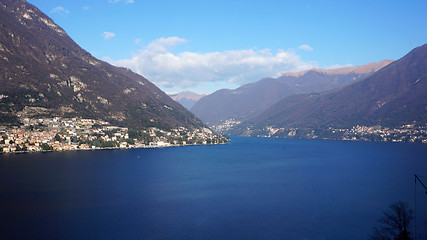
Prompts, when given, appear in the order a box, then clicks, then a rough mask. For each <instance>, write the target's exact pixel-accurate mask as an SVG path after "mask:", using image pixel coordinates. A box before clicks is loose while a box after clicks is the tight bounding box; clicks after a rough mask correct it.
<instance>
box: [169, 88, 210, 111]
mask: <svg viewBox="0 0 427 240" xmlns="http://www.w3.org/2000/svg"><path fill="white" fill-rule="evenodd" d="M168 95H169V97H171V98H172V99H173V100H175V101H177V102H179V103H180V104H181V105H182V106H184V107H185V108H186V109H190V108H191V107H193V106H194V104H196V102H197V101H199V100H200V98H202V97H204V96H206V94H198V93H195V92H191V91H183V92H179V93H174V94H168Z"/></svg>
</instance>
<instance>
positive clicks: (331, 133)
mask: <svg viewBox="0 0 427 240" xmlns="http://www.w3.org/2000/svg"><path fill="white" fill-rule="evenodd" d="M254 133H255V131H254V132H253V133H252V134H254ZM257 136H258V137H280V138H307V139H331V140H352V141H384V142H412V143H427V125H416V124H406V125H402V126H400V127H397V128H387V127H382V126H380V125H377V126H360V125H356V126H353V127H352V128H348V129H346V128H332V127H329V128H327V129H311V128H289V129H286V128H274V127H267V128H265V129H262V130H261V131H259V130H258V132H257Z"/></svg>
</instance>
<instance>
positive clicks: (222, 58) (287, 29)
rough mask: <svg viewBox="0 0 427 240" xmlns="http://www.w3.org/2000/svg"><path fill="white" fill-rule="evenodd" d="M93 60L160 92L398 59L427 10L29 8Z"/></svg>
mask: <svg viewBox="0 0 427 240" xmlns="http://www.w3.org/2000/svg"><path fill="white" fill-rule="evenodd" d="M27 1H28V2H29V3H31V4H33V5H35V6H36V7H38V8H39V9H40V10H42V11H43V12H44V13H45V14H47V15H48V16H49V17H50V18H52V19H53V20H54V21H55V23H57V24H58V25H59V26H60V27H62V28H63V29H64V30H65V31H66V32H67V34H68V35H69V36H70V37H71V38H72V39H73V40H74V41H75V42H77V44H79V45H80V46H81V47H82V48H84V49H85V50H87V51H88V52H90V53H91V54H92V55H93V56H95V57H96V58H99V59H101V60H104V61H107V62H109V63H111V64H113V65H116V66H122V67H127V68H130V69H131V70H133V71H135V72H137V73H138V74H141V75H143V76H144V77H145V78H147V79H148V80H149V81H151V82H153V83H155V84H156V85H157V86H158V87H160V88H161V89H162V90H163V91H165V92H167V93H175V92H180V91H184V90H189V91H194V92H198V93H211V92H214V91H216V90H219V89H222V88H229V89H234V88H237V87H239V86H241V85H244V84H247V83H251V82H255V81H258V80H260V79H262V78H265V77H278V76H280V75H281V74H283V73H285V72H296V71H303V70H307V69H310V68H313V67H317V68H337V67H345V66H357V65H363V64H366V63H370V62H377V61H381V60H383V59H391V60H397V59H399V58H401V57H402V56H404V55H405V54H406V53H408V52H409V51H410V50H412V49H413V48H415V47H417V46H420V45H423V44H426V43H427V15H426V13H427V1H425V0H400V1H394V0H388V1H375V0H371V1H365V0H361V1H345V0H330V1H329V0H317V1H315V0H298V1H297V0H294V1H286V0H283V1H280V0H263V1H259V0H255V1H252V0H247V1H241V0H240V1H237V0H235V1H233V0H215V1H200V0H197V1H196V0H195V1H189V0H180V1H169V0H153V1H152V0H73V1H69V0H27Z"/></svg>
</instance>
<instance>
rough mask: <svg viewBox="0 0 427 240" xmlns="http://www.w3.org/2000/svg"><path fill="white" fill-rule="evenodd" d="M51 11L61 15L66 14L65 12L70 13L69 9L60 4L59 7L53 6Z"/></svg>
mask: <svg viewBox="0 0 427 240" xmlns="http://www.w3.org/2000/svg"><path fill="white" fill-rule="evenodd" d="M50 13H56V14H59V15H65V14H68V13H70V11H68V10H67V9H65V8H64V7H62V6H58V7H55V8H53V9H52V10H50Z"/></svg>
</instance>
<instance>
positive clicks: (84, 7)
mask: <svg viewBox="0 0 427 240" xmlns="http://www.w3.org/2000/svg"><path fill="white" fill-rule="evenodd" d="M82 8H83V10H85V11H88V10H89V9H90V6H83V7H82Z"/></svg>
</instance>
